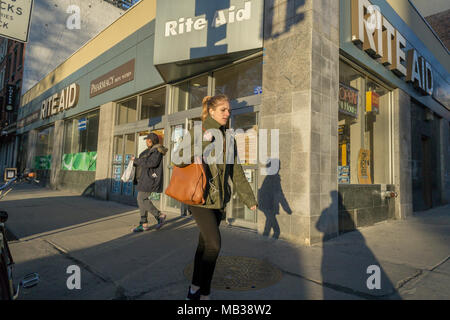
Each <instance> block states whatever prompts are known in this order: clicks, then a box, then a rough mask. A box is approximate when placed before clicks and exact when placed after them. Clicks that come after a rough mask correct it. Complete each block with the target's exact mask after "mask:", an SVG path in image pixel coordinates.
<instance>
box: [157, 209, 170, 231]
mask: <svg viewBox="0 0 450 320" xmlns="http://www.w3.org/2000/svg"><path fill="white" fill-rule="evenodd" d="M166 218H167V215H165V214H164V213H161V214H160V215H159V217H158V224H157V225H156V230H159V229H161V227H162V226H163V225H164V223H165V222H166Z"/></svg>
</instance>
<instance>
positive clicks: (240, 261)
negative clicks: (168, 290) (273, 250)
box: [184, 256, 283, 291]
mask: <svg viewBox="0 0 450 320" xmlns="http://www.w3.org/2000/svg"><path fill="white" fill-rule="evenodd" d="M193 269H194V262H192V263H190V264H189V265H188V266H187V267H186V268H185V269H184V275H185V276H186V278H187V279H188V280H189V281H191V279H192V272H193ZM282 276H283V274H282V273H281V270H279V269H278V268H276V267H274V266H272V265H271V264H269V263H267V262H265V261H262V260H259V259H255V258H248V257H229V256H225V257H222V256H219V258H218V259H217V264H216V269H215V271H214V276H213V279H212V283H211V287H212V288H213V289H216V290H233V291H247V290H259V289H262V288H266V287H269V286H271V285H274V284H275V283H277V282H278V281H280V280H281V277H282Z"/></svg>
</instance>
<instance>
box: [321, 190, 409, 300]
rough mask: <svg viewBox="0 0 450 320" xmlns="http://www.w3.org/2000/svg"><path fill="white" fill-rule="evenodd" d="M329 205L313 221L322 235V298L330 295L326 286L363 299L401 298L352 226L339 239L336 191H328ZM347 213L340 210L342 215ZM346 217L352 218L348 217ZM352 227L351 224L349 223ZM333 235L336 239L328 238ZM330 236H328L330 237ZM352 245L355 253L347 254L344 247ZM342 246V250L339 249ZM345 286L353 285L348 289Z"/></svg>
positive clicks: (325, 298) (359, 233)
mask: <svg viewBox="0 0 450 320" xmlns="http://www.w3.org/2000/svg"><path fill="white" fill-rule="evenodd" d="M330 196H331V199H332V203H331V205H330V206H329V207H328V208H326V209H324V210H323V211H322V213H321V216H320V218H319V220H318V221H317V223H316V229H317V230H319V231H320V232H321V233H323V237H322V263H321V274H322V281H323V289H324V290H323V299H324V300H327V299H332V298H333V297H332V296H329V293H330V291H329V290H326V289H328V288H331V289H335V290H340V291H343V290H347V291H348V293H351V294H353V295H356V296H358V297H360V298H364V299H370V300H373V299H390V300H391V299H393V300H397V299H401V297H400V295H399V294H398V292H397V290H396V288H395V286H394V284H393V283H392V282H391V280H390V279H389V277H388V275H387V274H386V272H385V271H384V269H383V267H382V266H381V264H380V262H379V261H378V259H377V258H376V257H375V255H374V254H373V252H372V250H371V249H370V248H369V247H368V246H367V244H366V241H365V238H364V237H363V235H362V234H361V232H359V231H358V230H356V229H355V228H356V227H355V226H353V228H354V229H355V230H354V231H352V232H348V233H346V234H345V235H343V236H340V237H339V238H338V239H339V240H338V239H336V238H335V237H336V236H337V233H336V231H337V230H338V229H337V225H336V224H337V223H338V221H337V219H336V213H335V210H334V208H336V207H337V205H338V203H339V201H340V202H341V203H342V199H340V197H341V195H340V194H339V192H338V191H331V192H330ZM342 214H344V215H346V214H347V215H348V213H347V211H346V210H343V212H342V213H341V215H342ZM346 220H347V221H352V219H350V217H347V219H346ZM349 228H351V226H349ZM345 237H348V238H349V240H347V241H348V242H349V244H348V245H347V246H343V244H342V241H344V242H345V241H346V240H345ZM331 238H335V239H331ZM330 239H331V240H330ZM349 246H353V247H354V248H353V249H352V250H351V252H357V253H358V254H357V255H350V254H349V252H350V250H348V249H347V252H345V250H346V247H349ZM341 250H342V251H341ZM346 288H352V289H351V290H350V291H349V290H348V289H346Z"/></svg>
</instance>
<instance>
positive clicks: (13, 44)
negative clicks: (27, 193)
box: [0, 38, 26, 179]
mask: <svg viewBox="0 0 450 320" xmlns="http://www.w3.org/2000/svg"><path fill="white" fill-rule="evenodd" d="M25 47H26V45H25V44H24V43H21V42H18V41H14V40H10V39H6V38H0V173H3V171H4V168H7V167H15V163H16V159H17V145H16V138H17V137H16V134H15V130H16V120H17V115H18V111H19V106H20V93H21V90H22V78H23V62H24V55H25ZM1 179H3V177H2V178H1Z"/></svg>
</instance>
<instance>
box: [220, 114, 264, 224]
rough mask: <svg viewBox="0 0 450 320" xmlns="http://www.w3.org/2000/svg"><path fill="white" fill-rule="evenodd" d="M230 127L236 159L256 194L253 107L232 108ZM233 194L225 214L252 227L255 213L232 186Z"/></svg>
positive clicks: (256, 117)
mask: <svg viewBox="0 0 450 320" xmlns="http://www.w3.org/2000/svg"><path fill="white" fill-rule="evenodd" d="M231 128H232V129H233V130H234V132H235V140H236V147H237V153H238V160H239V161H240V163H241V165H242V169H243V170H244V174H245V176H246V178H247V181H248V182H249V183H250V186H251V188H252V190H253V193H254V195H255V197H256V196H257V186H258V184H257V183H258V181H257V177H258V113H257V112H254V111H253V108H248V109H247V108H245V109H243V110H236V111H235V110H233V112H232V115H231ZM232 190H233V194H232V197H231V202H230V205H229V209H228V212H227V216H229V217H230V218H231V219H229V221H230V222H231V223H233V222H234V221H236V220H238V222H239V223H244V224H250V226H252V227H254V224H256V222H257V214H256V212H255V211H252V210H250V209H249V208H247V207H246V206H245V205H244V202H243V201H242V200H241V199H240V198H239V196H238V194H237V192H236V190H235V188H234V187H233V186H232Z"/></svg>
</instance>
